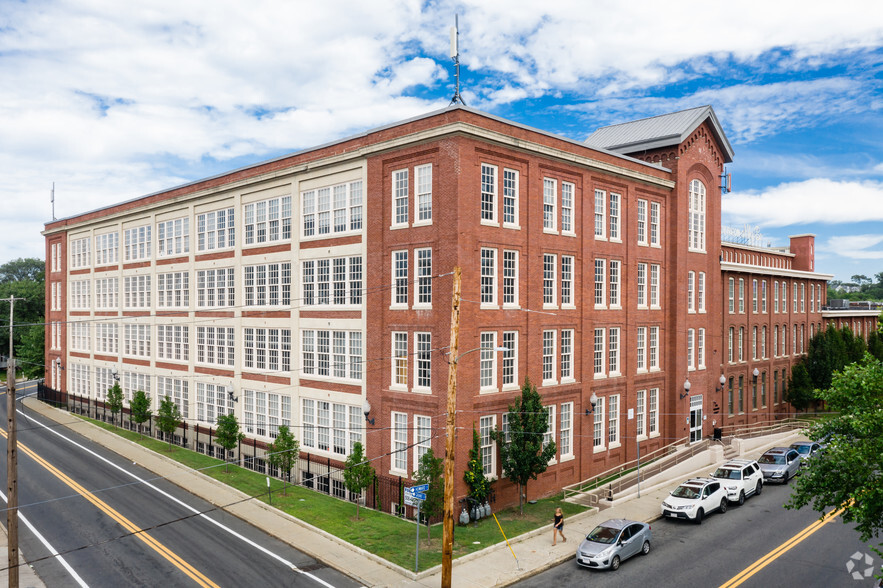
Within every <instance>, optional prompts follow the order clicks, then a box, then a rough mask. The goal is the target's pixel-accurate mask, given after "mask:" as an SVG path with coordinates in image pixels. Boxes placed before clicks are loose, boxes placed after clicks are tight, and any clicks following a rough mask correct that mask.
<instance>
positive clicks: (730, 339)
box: [727, 327, 735, 363]
mask: <svg viewBox="0 0 883 588" xmlns="http://www.w3.org/2000/svg"><path fill="white" fill-rule="evenodd" d="M734 331H735V329H734V328H733V327H730V330H729V333H730V334H729V339H728V342H727V343H728V345H727V348H728V349H729V354H728V361H729V362H730V363H733V359H734V357H735V356H734V354H733V339H734V338H735V337H734Z"/></svg>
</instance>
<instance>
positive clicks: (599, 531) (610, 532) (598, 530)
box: [586, 525, 619, 544]
mask: <svg viewBox="0 0 883 588" xmlns="http://www.w3.org/2000/svg"><path fill="white" fill-rule="evenodd" d="M617 535H619V529H614V528H612V527H602V526H600V525H599V526H597V527H595V528H594V529H592V532H591V533H589V534H588V535H586V539H588V540H589V541H592V542H593V543H604V544H609V543H613V542H614V541H616V536H617Z"/></svg>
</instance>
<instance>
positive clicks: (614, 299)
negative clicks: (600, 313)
mask: <svg viewBox="0 0 883 588" xmlns="http://www.w3.org/2000/svg"><path fill="white" fill-rule="evenodd" d="M619 267H620V262H619V260H614V259H611V260H610V274H609V276H608V281H609V283H610V288H609V290H610V306H611V307H614V308H618V307H619Z"/></svg>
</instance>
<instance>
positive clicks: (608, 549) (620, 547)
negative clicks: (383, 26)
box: [576, 519, 653, 570]
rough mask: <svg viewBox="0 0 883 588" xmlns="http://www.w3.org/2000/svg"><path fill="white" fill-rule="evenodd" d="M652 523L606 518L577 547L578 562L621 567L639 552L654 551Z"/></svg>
mask: <svg viewBox="0 0 883 588" xmlns="http://www.w3.org/2000/svg"><path fill="white" fill-rule="evenodd" d="M652 540H653V536H652V534H651V533H650V525H648V524H647V523H640V522H638V521H628V520H626V519H610V520H609V521H604V522H603V523H601V524H600V525H598V526H597V527H595V528H594V529H592V531H591V532H590V533H589V534H588V535H586V538H585V539H583V542H582V543H580V544H579V548H578V549H577V550H576V563H578V564H579V565H581V566H585V567H587V568H596V569H599V570H601V569H607V568H610V569H611V570H617V569H619V564H620V563H622V562H624V561H625V560H627V559H628V558H630V557H631V556H633V555H635V554H638V553H640V554H643V555H647V554H648V553H650V541H652Z"/></svg>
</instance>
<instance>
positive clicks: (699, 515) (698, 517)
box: [693, 508, 705, 525]
mask: <svg viewBox="0 0 883 588" xmlns="http://www.w3.org/2000/svg"><path fill="white" fill-rule="evenodd" d="M704 514H705V511H704V510H702V509H701V508H700V509H699V510H697V511H696V518H695V519H693V522H694V523H696V524H697V525H701V524H702V516H703V515H704Z"/></svg>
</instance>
